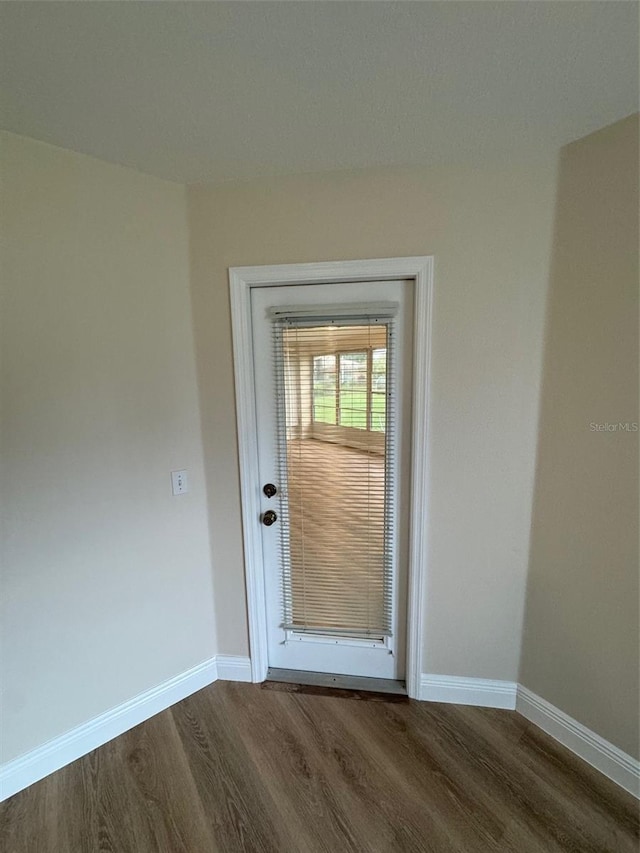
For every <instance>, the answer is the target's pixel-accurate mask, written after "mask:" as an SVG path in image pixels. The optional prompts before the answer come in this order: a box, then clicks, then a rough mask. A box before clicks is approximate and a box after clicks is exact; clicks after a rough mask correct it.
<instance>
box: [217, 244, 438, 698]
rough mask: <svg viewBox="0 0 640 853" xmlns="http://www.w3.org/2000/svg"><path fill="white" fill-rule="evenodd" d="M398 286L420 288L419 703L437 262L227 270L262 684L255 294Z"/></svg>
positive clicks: (411, 678) (412, 593) (414, 574)
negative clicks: (259, 290) (347, 285)
mask: <svg viewBox="0 0 640 853" xmlns="http://www.w3.org/2000/svg"><path fill="white" fill-rule="evenodd" d="M398 279H404V280H407V279H410V280H413V282H414V308H413V310H414V334H413V377H412V390H411V397H412V415H411V500H410V518H409V577H408V587H407V599H408V606H407V664H406V683H407V692H408V694H409V696H411V697H412V698H414V699H417V698H419V695H420V681H421V677H422V646H423V640H424V632H423V622H424V610H425V603H424V591H425V587H426V575H427V524H428V522H427V519H428V516H427V497H428V489H427V486H428V462H429V458H428V457H429V454H428V446H429V443H428V432H427V430H428V416H429V410H428V401H429V360H430V344H431V313H432V309H431V303H432V295H433V257H431V256H425V257H417V258H380V259H374V260H363V261H335V262H324V263H315V264H282V265H278V266H258V267H230V268H229V290H230V296H231V327H232V331H233V358H234V374H235V386H236V417H237V424H238V453H239V461H240V493H241V501H242V528H243V542H244V563H245V577H246V590H247V608H248V618H249V643H250V653H251V677H252V680H253V681H255V682H259V681H264V680H265V678H266V677H267V669H268V653H267V614H266V598H265V572H264V565H263V560H262V529H261V526H260V479H259V469H258V447H257V442H256V441H255V438H254V436H255V435H256V434H257V427H258V424H257V418H256V403H255V377H254V370H253V337H252V327H251V289H252V288H254V287H275V286H278V285H293V284H336V283H339V282H349V281H384V280H387V281H391V280H398Z"/></svg>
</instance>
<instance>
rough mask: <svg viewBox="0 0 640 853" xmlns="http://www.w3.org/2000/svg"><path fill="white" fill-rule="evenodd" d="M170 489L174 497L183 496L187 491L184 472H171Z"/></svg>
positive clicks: (187, 482)
mask: <svg viewBox="0 0 640 853" xmlns="http://www.w3.org/2000/svg"><path fill="white" fill-rule="evenodd" d="M171 489H172V491H173V494H174V495H184V494H185V492H188V491H189V481H188V479H187V472H186V470H184V471H172V472H171Z"/></svg>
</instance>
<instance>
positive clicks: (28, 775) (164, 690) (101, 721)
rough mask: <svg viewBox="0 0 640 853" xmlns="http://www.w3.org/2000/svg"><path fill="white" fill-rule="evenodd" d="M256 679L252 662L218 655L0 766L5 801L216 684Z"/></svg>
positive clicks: (1, 794)
mask: <svg viewBox="0 0 640 853" xmlns="http://www.w3.org/2000/svg"><path fill="white" fill-rule="evenodd" d="M218 678H220V679H223V680H226V681H251V662H250V660H249V658H245V657H240V656H234V655H218V656H216V657H213V658H210V659H209V660H206V661H203V662H202V663H200V664H198V665H197V666H194V667H192V668H191V669H188V670H187V671H186V672H183V673H181V674H180V675H176V676H175V677H174V678H170V679H168V681H165V682H163V683H162V684H159V685H158V686H157V687H152V688H151V690H146V691H145V692H144V693H140V694H139V695H138V696H134V697H133V699H129V700H128V701H127V702H124V703H123V704H122V705H118V706H117V707H116V708H112V709H111V710H109V711H106V712H105V713H104V714H100V716H98V717H94V719H92V720H89V721H88V722H86V723H83V724H82V725H80V726H78V727H77V728H75V729H72V730H71V731H70V732H66V733H65V734H63V735H60V737H57V738H54V739H53V740H50V741H48V742H47V743H45V744H43V745H42V746H39V747H37V748H36V749H34V750H32V751H31V752H28V753H27V754H26V755H21V756H19V757H18V758H15V759H13V761H8V762H7V763H6V764H4V765H2V766H1V767H0V802H2V800H6V799H7V797H11V796H12V795H13V794H16V793H17V792H18V791H22V789H23V788H27V787H28V786H29V785H33V783H34V782H38V781H39V780H40V779H44V777H45V776H48V775H49V774H50V773H53V772H54V771H56V770H59V769H60V768H61V767H64V766H65V765H67V764H70V763H71V762H72V761H75V760H76V759H77V758H81V757H82V756H83V755H86V754H87V753H88V752H91V750H93V749H96V748H97V747H99V746H102V745H103V744H105V743H107V742H108V741H110V740H112V739H113V738H114V737H117V736H118V735H121V734H123V732H126V731H128V730H129V729H132V728H133V727H134V726H137V725H139V724H140V723H143V722H144V721H145V720H148V719H149V718H150V717H153V716H154V715H155V714H159V713H160V711H164V710H165V709H166V708H169V707H170V706H171V705H175V703H176V702H180V700H181V699H185V698H186V697H187V696H190V695H191V694H192V693H195V692H196V691H197V690H201V689H202V688H203V687H206V686H207V685H209V684H211V683H213V682H214V681H216V680H217V679H218Z"/></svg>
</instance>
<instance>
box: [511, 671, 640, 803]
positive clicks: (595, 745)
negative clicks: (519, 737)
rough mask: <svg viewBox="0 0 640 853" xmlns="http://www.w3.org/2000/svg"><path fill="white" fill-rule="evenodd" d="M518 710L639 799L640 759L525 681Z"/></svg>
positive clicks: (518, 698) (519, 697)
mask: <svg viewBox="0 0 640 853" xmlns="http://www.w3.org/2000/svg"><path fill="white" fill-rule="evenodd" d="M516 710H517V711H518V712H519V713H520V714H522V716H523V717H526V718H527V720H530V721H531V722H532V723H534V724H535V725H536V726H538V727H539V728H541V729H542V730H543V731H545V732H546V733H547V734H549V735H551V737H552V738H554V739H555V740H557V741H558V742H559V743H561V744H562V745H563V746H566V747H567V749H570V750H571V752H574V753H575V754H576V755H577V756H579V757H580V758H582V759H583V760H584V761H586V762H587V763H588V764H591V766H592V767H595V768H596V770H599V771H600V772H601V773H604V775H605V776H608V777H609V779H612V780H613V781H614V782H616V783H617V784H618V785H620V787H621V788H624V789H625V790H626V791H629V793H630V794H633V795H634V796H635V797H637V798H639V799H640V761H637V760H636V759H635V758H632V757H631V756H630V755H627V753H626V752H623V751H622V750H621V749H618V747H617V746H614V745H613V744H612V743H609V741H607V740H605V739H604V738H603V737H600V735H597V734H596V733H595V732H593V731H591V729H588V728H587V727H586V726H583V725H582V723H579V722H578V721H577V720H574V719H573V717H570V716H569V715H568V714H565V713H564V711H561V710H560V709H559V708H556V707H555V706H554V705H552V704H551V703H550V702H547V701H546V699H542V698H541V697H540V696H537V695H536V694H535V693H533V692H532V691H531V690H528V689H527V688H526V687H523V686H522V685H518V696H517V700H516Z"/></svg>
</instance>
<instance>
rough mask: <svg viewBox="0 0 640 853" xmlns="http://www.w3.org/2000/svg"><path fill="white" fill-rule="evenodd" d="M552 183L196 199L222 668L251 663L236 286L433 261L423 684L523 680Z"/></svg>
mask: <svg viewBox="0 0 640 853" xmlns="http://www.w3.org/2000/svg"><path fill="white" fill-rule="evenodd" d="M554 180H555V165H554V164H551V163H550V164H545V165H542V164H538V165H533V164H526V165H523V166H518V165H515V164H512V165H509V164H506V165H504V166H503V167H500V168H497V167H496V168H487V169H485V170H450V171H442V170H440V171H431V170H420V169H383V170H379V171H366V172H344V173H332V174H324V175H311V176H302V177H291V178H280V179H275V180H263V181H252V182H249V183H241V184H231V185H223V186H219V187H206V186H203V187H192V188H191V189H190V191H189V217H190V219H189V222H190V236H191V263H192V298H193V307H194V319H195V334H196V346H197V357H198V371H199V387H200V403H201V414H202V425H203V441H204V449H205V468H206V476H207V481H208V485H209V501H210V505H209V516H210V528H211V536H212V541H213V542H214V543H215V547H214V549H213V556H214V561H213V562H214V564H213V571H214V588H215V593H216V617H217V624H218V643H219V649H220V651H221V652H225V653H234V654H246V653H247V650H248V641H247V620H246V611H245V608H246V603H245V594H244V570H243V556H242V538H241V524H240V498H239V487H238V468H237V442H236V425H235V410H234V392H233V366H232V355H231V322H230V309H229V296H228V282H227V268H228V267H229V266H235V265H245V264H272V263H288V262H304V261H322V260H339V259H350V258H375V257H387V256H402V255H425V254H433V255H435V263H436V269H435V305H434V312H435V313H434V327H433V332H434V340H433V363H432V364H433V389H432V391H433V393H432V406H431V427H432V431H431V460H432V464H431V474H430V480H431V495H430V501H431V502H430V518H429V519H425V532H427V533H428V536H429V581H428V600H427V603H426V625H427V631H426V636H425V638H424V646H425V670H426V671H429V672H432V673H445V674H449V675H462V676H478V677H486V678H500V679H515V678H516V677H517V673H518V662H519V656H520V638H521V627H522V613H523V602H524V590H525V575H526V570H527V559H528V536H529V526H530V514H531V501H532V489H533V473H534V462H533V460H534V455H535V440H536V434H535V430H536V421H537V401H538V390H539V375H540V366H541V347H542V331H543V316H544V304H545V295H546V287H547V279H548V260H549V250H550V238H551V227H552V212H553V193H554Z"/></svg>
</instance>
